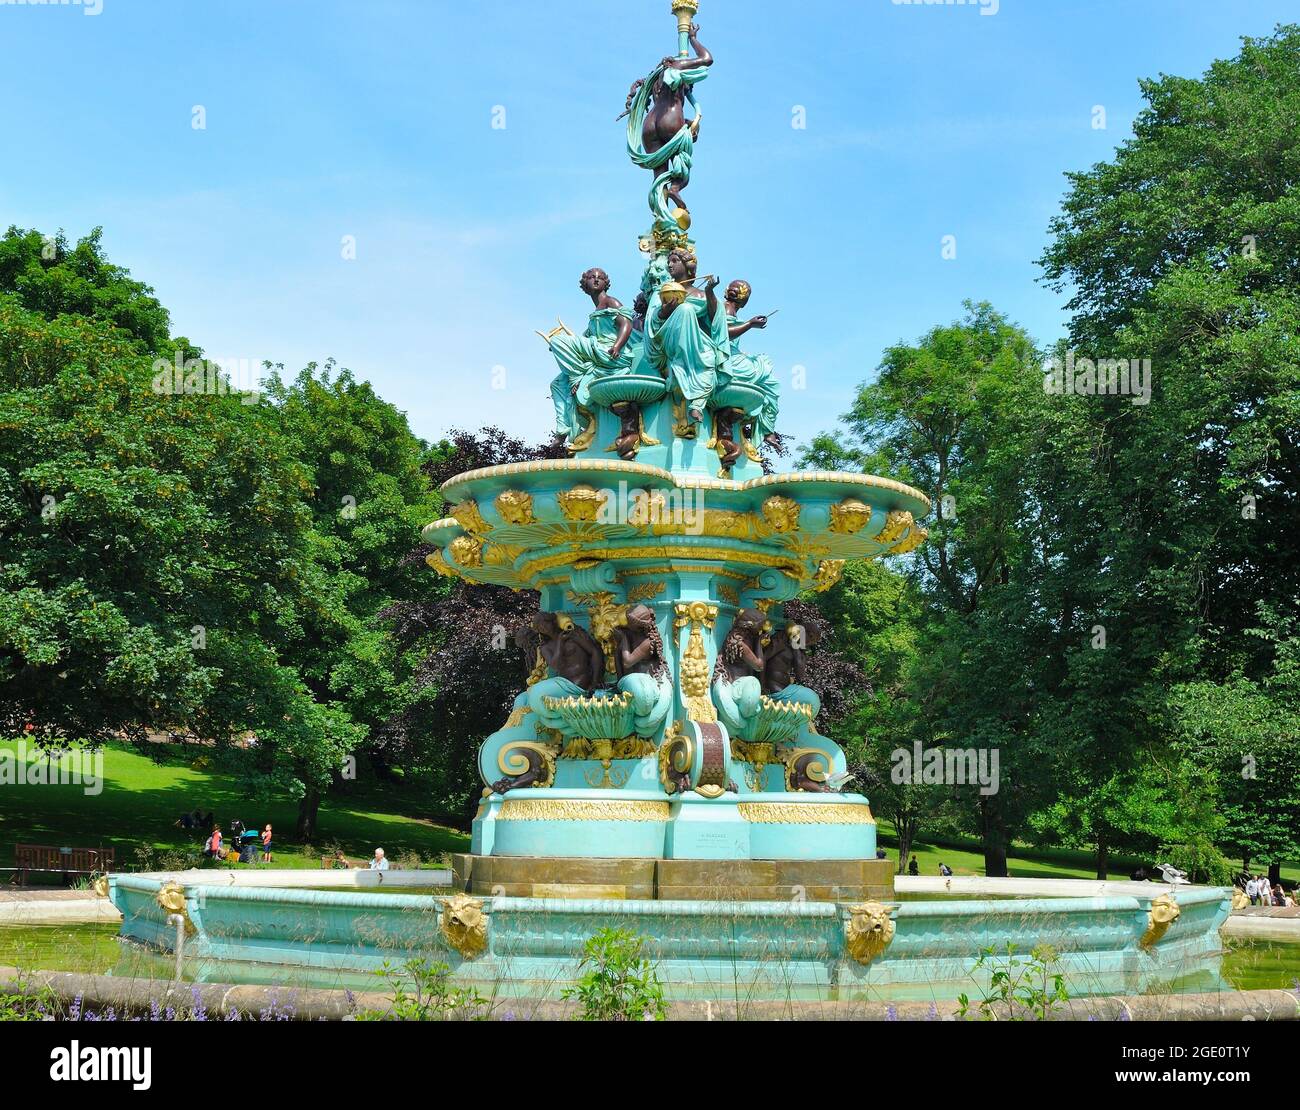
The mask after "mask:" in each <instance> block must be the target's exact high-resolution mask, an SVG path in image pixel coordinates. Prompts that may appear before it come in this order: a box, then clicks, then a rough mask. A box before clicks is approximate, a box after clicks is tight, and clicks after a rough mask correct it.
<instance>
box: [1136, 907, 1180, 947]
mask: <svg viewBox="0 0 1300 1110" xmlns="http://www.w3.org/2000/svg"><path fill="white" fill-rule="evenodd" d="M1182 912H1183V911H1182V908H1181V907H1180V906H1179V905H1178V903H1177V902H1176V901H1175V900H1174V896H1173V895H1172V894H1161V895H1160V896H1159V897H1158V898H1153V899H1152V900H1151V909H1150V911H1149V912H1148V913H1147V931H1146V932H1145V933H1143V934H1142V939H1141V940H1139V941H1138V944H1140V945H1141V946H1142V947H1143V948H1150V947H1151V946H1152V945H1154V944H1155V943H1156V942H1157V941H1159V940H1160V938H1161V937H1163V936H1164V935H1165V933H1167V932H1168V931H1169V926H1170V925H1172V924H1173V923H1174V922H1175V921H1177V920H1178V918H1179V916H1180V915H1181V914H1182Z"/></svg>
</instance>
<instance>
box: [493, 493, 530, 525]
mask: <svg viewBox="0 0 1300 1110" xmlns="http://www.w3.org/2000/svg"><path fill="white" fill-rule="evenodd" d="M493 504H494V505H496V507H497V512H499V513H500V514H501V519H502V520H504V521H506V522H507V523H510V524H532V523H533V521H534V517H533V498H532V495H531V494H528V493H524V491H523V490H517V489H508V490H506V491H505V492H504V493H498V494H497V496H496V500H495V501H494V502H493Z"/></svg>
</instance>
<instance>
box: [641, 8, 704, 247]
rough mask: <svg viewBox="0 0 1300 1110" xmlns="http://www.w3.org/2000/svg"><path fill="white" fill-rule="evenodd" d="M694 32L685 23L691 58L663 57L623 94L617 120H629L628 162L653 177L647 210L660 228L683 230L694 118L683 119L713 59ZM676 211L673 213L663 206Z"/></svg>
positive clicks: (695, 128) (693, 26)
mask: <svg viewBox="0 0 1300 1110" xmlns="http://www.w3.org/2000/svg"><path fill="white" fill-rule="evenodd" d="M699 31H700V28H699V27H698V26H697V25H696V24H694V23H693V24H691V35H690V41H691V47H692V49H694V51H695V57H693V58H665V59H664V60H663V61H662V62H660V63H659V65H657V66H656V67H655V69H654V72H652V73H651V74H650V76H649V77H648V78H644V79H642V80H640V81H637V82H636V84H634V85H633V86H632V91H631V92H629V93H628V96H627V105H626V107H625V108H624V111H623V115H622V116H619V117H618V118H619V119H622V118H623V116H630V117H631V118H630V119H629V120H628V126H627V150H628V154H629V156H630V157H631V159H632V161H633V162H635V163H636V164H637V165H638V166H641V167H642V168H644V169H648V170H649V171H650V172H651V173H652V174H654V184H653V185H652V186H651V187H650V210H651V211H652V212H653V213H654V214H655V219H656V221H657V222H658V223H659V224H660V225H667V226H669V227H674V226H675V227H677V228H681V229H683V230H684V229H686V228H688V227H690V226H691V216H690V212H689V211H688V210H687V208H686V202H685V201H684V200H682V190H683V189H685V188H686V186H687V184H688V183H689V182H690V179H691V162H692V160H693V159H694V156H695V140H696V139H698V138H699V130H700V116H699V113H698V111H697V113H696V116H695V118H694V119H693V120H689V121H688V120H687V119H686V104H687V102H688V101H689V102H690V104H691V106H692V107H694V106H695V94H694V86H695V85H696V84H698V83H699V82H700V81H703V80H704V79H705V78H706V77H707V76H708V75H709V66H711V65H713V55H712V54H710V53H709V52H708V50H707V49H705V48H704V46H702V45H701V44H700V40H699V37H698V36H699ZM669 201H672V203H673V204H675V205H676V206H677V208H678V211H677V212H676V213H675V214H674V213H673V211H672V210H671V209H670V208H669V206H668V202H669Z"/></svg>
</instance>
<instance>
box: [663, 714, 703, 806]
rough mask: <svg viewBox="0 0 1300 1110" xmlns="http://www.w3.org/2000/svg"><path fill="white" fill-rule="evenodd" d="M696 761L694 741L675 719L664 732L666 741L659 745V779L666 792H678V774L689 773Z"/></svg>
mask: <svg viewBox="0 0 1300 1110" xmlns="http://www.w3.org/2000/svg"><path fill="white" fill-rule="evenodd" d="M694 762H695V750H694V742H693V741H692V740H691V738H690V737H689V736H687V735H686V733H685V730H684V729H683V728H682V725H681V722H680V721H674V722H673V723H672V724H671V725H669V726H668V730H667V731H666V732H665V733H664V742H663V743H662V744H660V745H659V781H660V783H662V784H663V788H664V793H665V794H675V793H676V792H677V776H680V775H689V774H690V773H691V764H692V763H694ZM673 772H676V775H674V774H673Z"/></svg>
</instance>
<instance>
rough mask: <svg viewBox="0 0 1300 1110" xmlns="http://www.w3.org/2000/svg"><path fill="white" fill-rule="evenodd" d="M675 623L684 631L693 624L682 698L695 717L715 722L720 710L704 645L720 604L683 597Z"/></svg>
mask: <svg viewBox="0 0 1300 1110" xmlns="http://www.w3.org/2000/svg"><path fill="white" fill-rule="evenodd" d="M674 611H675V613H676V617H675V619H674V621H673V626H674V627H675V628H676V629H677V630H678V631H680V630H681V629H683V628H685V627H687V626H688V625H689V626H690V630H691V632H690V638H689V639H688V641H687V644H686V650H685V651H684V652H683V653H682V667H681V685H682V702H683V704H684V705H685V706H686V715H687V716H688V717H690V719H691V720H692V721H700V722H705V723H709V724H714V723H716V722H717V720H718V711H717V710H716V709H715V708H714V707H713V701H712V699H711V698H710V697H709V653H708V651H707V649H706V648H705V646H704V629H706V628H709V629H711V628H712V627H713V624H714V622H715V621H716V620H717V619H718V607H717V605H715V604H713V603H712V602H708V601H679V602H677V604H676V605H675V606H674Z"/></svg>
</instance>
